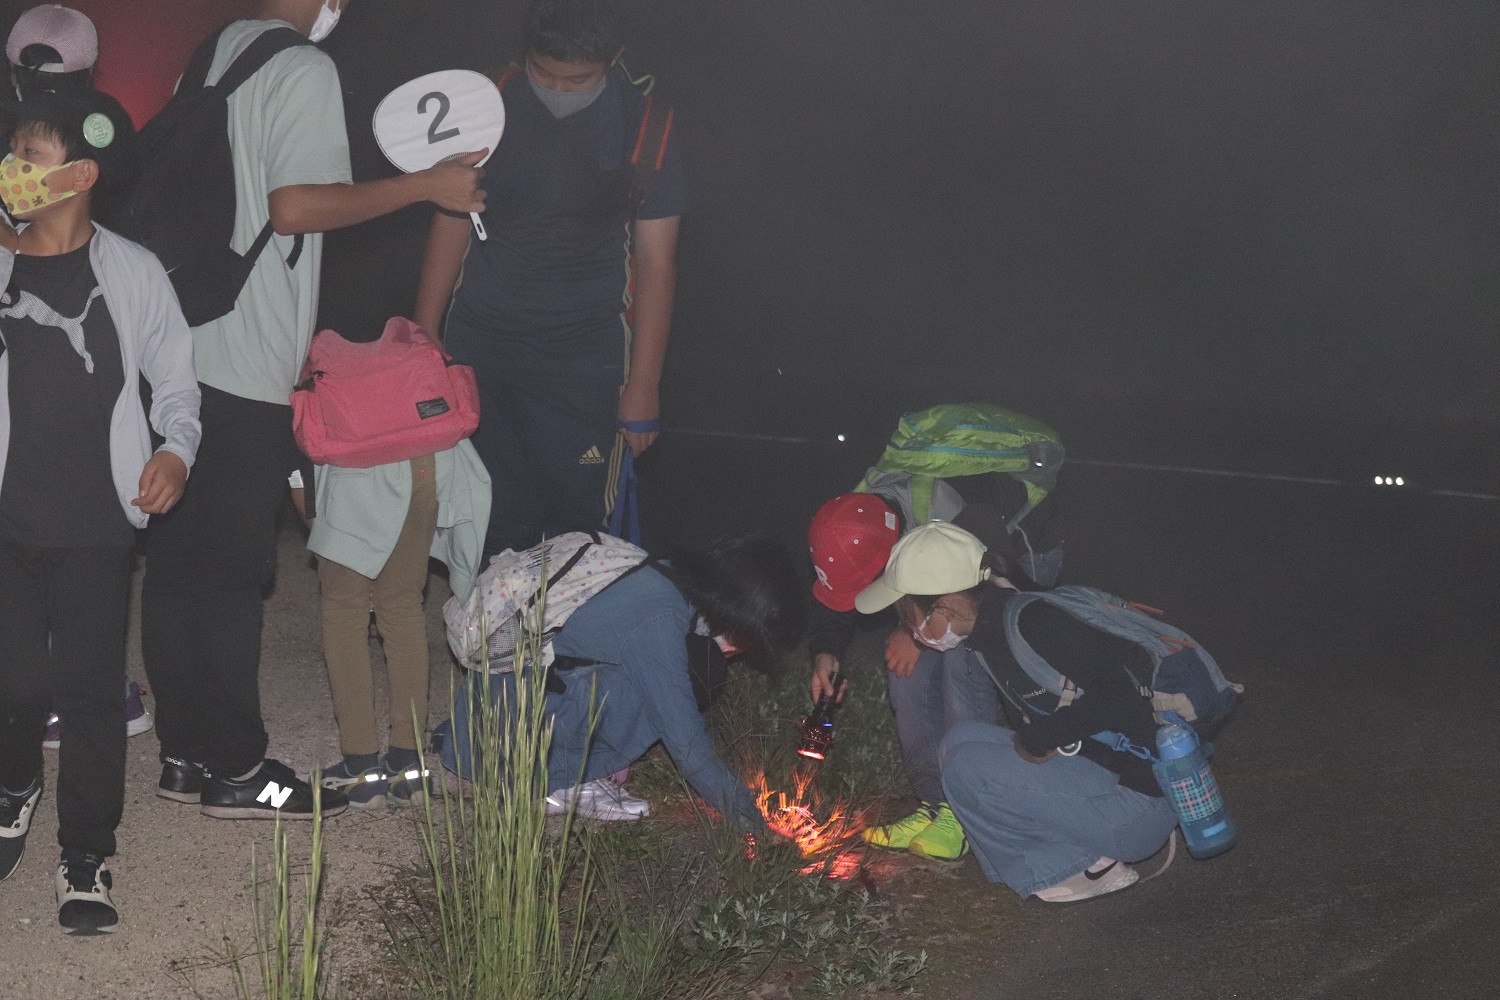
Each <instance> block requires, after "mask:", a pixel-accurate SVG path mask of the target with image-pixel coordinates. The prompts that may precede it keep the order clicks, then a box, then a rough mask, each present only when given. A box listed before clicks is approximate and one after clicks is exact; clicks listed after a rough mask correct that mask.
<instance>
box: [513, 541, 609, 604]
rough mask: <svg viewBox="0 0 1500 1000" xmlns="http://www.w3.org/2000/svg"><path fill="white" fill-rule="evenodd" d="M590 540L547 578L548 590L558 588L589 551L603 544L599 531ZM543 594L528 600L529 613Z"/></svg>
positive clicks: (540, 592) (541, 591) (532, 596)
mask: <svg viewBox="0 0 1500 1000" xmlns="http://www.w3.org/2000/svg"><path fill="white" fill-rule="evenodd" d="M589 539H590V540H589V541H587V542H584V543H583V544H582V545H580V546H578V548H577V549H575V550H574V552H573V554H572V555H571V556H569V557H568V561H567V562H565V563H563V564H562V568H561V569H559V570H558V571H557V572H556V573H553V574H552V575H551V576H549V577H547V586H546V590H551V589H552V588H553V587H555V586H557V584H558V582H559V581H561V580H562V578H563V577H565V576H567V575H568V572H569V570H571V569H572V568H573V567H574V566H577V565H578V564H579V562H581V561H582V560H583V557H584V556H585V555H587V554H588V551H589V549H591V548H593V547H594V546H595V545H598V544H600V542H601V539H600V538H599V532H597V531H590V532H589ZM543 593H545V591H544V590H538V591H537V592H536V593H534V594H532V595H531V596H530V597H528V598H527V599H526V610H527V611H530V610H531V609H532V608H534V607H535V606H536V601H537V598H538V597H541V596H542V594H543Z"/></svg>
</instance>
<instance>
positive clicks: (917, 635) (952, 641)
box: [911, 615, 964, 652]
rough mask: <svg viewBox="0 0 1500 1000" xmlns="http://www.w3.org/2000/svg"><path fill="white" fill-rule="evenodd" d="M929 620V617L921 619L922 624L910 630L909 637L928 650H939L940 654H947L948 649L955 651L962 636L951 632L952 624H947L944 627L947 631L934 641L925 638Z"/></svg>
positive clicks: (961, 640) (962, 639) (962, 638)
mask: <svg viewBox="0 0 1500 1000" xmlns="http://www.w3.org/2000/svg"><path fill="white" fill-rule="evenodd" d="M931 620H932V616H931V615H928V616H927V617H926V618H923V619H922V624H920V625H918V626H917V627H916V628H914V629H912V630H911V637H912V638H913V639H915V640H917V641H918V642H920V643H921V644H922V645H924V646H926V647H927V648H928V649H936V650H941V651H942V652H947V651H948V650H950V649H957V648H958V646H959V644H960V643H961V642H963V641H964V637H963V636H961V635H958V634H957V633H955V632H954V631H953V623H952V622H949V623H948V625H947V626H946V628H947V631H945V632H944V633H943V634H942V635H940V636H938V637H937V638H936V639H929V638H927V635H926V629H927V623H928V622H929V621H931Z"/></svg>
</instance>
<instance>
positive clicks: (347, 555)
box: [307, 441, 490, 600]
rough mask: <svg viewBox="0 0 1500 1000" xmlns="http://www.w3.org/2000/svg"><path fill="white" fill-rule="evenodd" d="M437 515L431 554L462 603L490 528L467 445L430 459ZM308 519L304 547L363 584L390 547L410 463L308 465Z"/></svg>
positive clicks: (483, 490) (475, 459) (482, 483)
mask: <svg viewBox="0 0 1500 1000" xmlns="http://www.w3.org/2000/svg"><path fill="white" fill-rule="evenodd" d="M436 466H437V493H438V517H437V534H436V535H434V536H433V539H432V551H431V553H430V554H431V555H432V557H433V558H434V559H441V560H442V561H443V562H445V563H447V564H448V583H449V585H450V586H452V588H453V592H454V593H455V594H457V595H458V596H459V599H460V600H462V599H463V598H464V597H466V596H467V595H468V593H469V591H470V590H471V589H472V588H473V586H474V580H475V578H476V577H478V575H479V571H480V570H481V569H482V568H483V567H482V566H481V565H480V560H481V559H482V558H483V555H484V533H485V530H486V529H487V528H488V527H489V523H490V477H489V473H487V472H485V471H484V464H483V463H482V462H480V460H479V454H478V453H477V452H476V451H475V450H474V446H473V445H472V444H470V443H469V442H468V441H460V442H459V443H458V445H457V447H454V448H449V449H448V450H447V451H440V452H438V453H437V456H436ZM313 476H314V480H315V484H316V490H317V493H316V497H317V502H316V506H315V511H316V516H315V517H314V518H313V521H312V530H311V533H310V534H309V536H308V539H307V547H308V548H309V549H311V550H312V551H313V552H315V553H317V554H318V555H320V556H322V557H323V558H324V559H327V560H330V561H331V562H336V563H338V564H339V565H340V566H347V567H349V568H350V569H352V570H354V572H356V573H358V574H360V575H361V576H367V577H369V578H370V579H372V580H373V579H374V578H375V577H377V576H379V575H380V571H381V570H382V569H383V568H385V564H386V560H388V559H390V557H391V552H392V551H394V550H395V548H396V539H397V538H398V537H400V535H401V526H402V525H403V524H405V523H406V511H407V508H409V507H410V506H411V463H410V462H392V463H390V464H389V465H377V466H375V467H374V468H370V469H343V468H338V467H335V466H332V465H319V466H316V467H314V469H313Z"/></svg>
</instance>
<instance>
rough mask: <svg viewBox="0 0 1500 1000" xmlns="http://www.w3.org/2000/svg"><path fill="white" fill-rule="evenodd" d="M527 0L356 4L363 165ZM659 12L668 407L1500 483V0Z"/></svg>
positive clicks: (376, 279) (388, 302) (353, 35)
mask: <svg viewBox="0 0 1500 1000" xmlns="http://www.w3.org/2000/svg"><path fill="white" fill-rule="evenodd" d="M80 6H87V4H85V3H80ZM172 6H173V4H172V3H171V2H168V0H153V2H142V3H141V4H139V6H138V7H136V8H133V9H138V10H140V11H141V14H140V16H141V17H158V18H164V17H168V15H167V14H165V13H163V12H164V11H166V10H167V9H168V8H170V7H172ZM192 6H193V7H195V8H199V12H198V14H197V15H195V20H202V17H201V6H202V5H200V4H196V3H195V4H192ZM230 6H236V5H235V4H230V3H228V2H226V3H225V9H226V10H228V9H229V7H230ZM518 9H519V5H518V4H517V3H515V2H506V3H501V2H496V0H486V2H479V0H420V2H419V0H358V2H357V3H355V4H353V6H352V7H351V9H350V12H349V13H348V14H347V15H346V17H345V20H344V24H343V25H342V26H341V27H340V28H339V30H338V32H336V33H335V35H334V36H333V40H332V42H331V45H330V47H331V51H333V53H334V55H335V57H336V58H337V59H338V61H339V63H340V68H341V72H342V73H343V74H344V78H345V91H346V93H345V98H346V102H347V103H348V105H349V107H350V118H351V122H352V123H353V124H354V125H355V134H354V135H353V136H352V139H353V143H354V150H355V156H356V170H357V172H359V173H360V174H361V175H362V176H373V175H375V174H376V173H378V172H380V171H383V170H386V169H388V168H386V167H385V165H384V163H383V161H382V160H380V158H379V155H378V152H377V151H376V150H375V147H374V145H373V142H372V141H371V140H370V137H369V134H368V124H367V123H368V120H369V114H370V112H371V111H372V110H373V107H374V105H375V103H376V102H377V101H378V100H379V98H380V97H381V96H383V95H384V93H385V92H386V91H388V90H389V89H390V88H391V87H393V86H395V85H396V84H397V83H400V82H403V81H404V80H406V79H409V78H410V77H412V76H415V75H418V74H420V73H421V72H425V71H428V70H431V69H436V68H440V67H443V66H450V65H460V66H471V67H473V68H488V67H492V66H495V65H501V64H503V63H504V62H506V61H507V60H508V59H509V58H510V56H511V55H512V53H513V45H514V41H513V39H514V34H513V30H512V27H511V26H512V25H513V23H514V21H515V19H516V18H517V16H518ZM630 36H631V37H630V38H628V39H627V41H628V52H627V62H629V64H630V65H631V68H632V69H633V70H635V71H636V72H642V71H650V72H654V73H655V74H657V76H658V77H659V79H660V80H661V85H662V87H663V88H664V90H665V92H667V93H668V94H669V95H670V97H671V99H672V100H673V101H674V102H675V103H676V105H677V106H678V108H679V111H680V122H681V125H682V128H683V134H684V135H685V137H686V138H687V139H688V140H689V142H690V144H691V145H690V150H691V154H692V159H691V167H692V182H693V190H694V206H693V211H692V214H691V216H690V217H689V218H688V219H687V220H686V222H685V229H684V237H683V246H682V260H681V285H680V293H679V321H678V323H677V327H676V331H675V344H674V349H673V353H672V356H671V359H670V362H669V375H668V386H667V390H666V392H667V401H668V405H669V411H668V414H667V417H668V423H669V425H671V426H677V427H683V428H699V429H717V430H731V431H737V432H751V433H773V434H789V435H813V436H821V435H825V434H827V435H831V434H833V433H834V432H836V431H846V432H849V433H851V434H855V435H863V436H866V437H880V436H883V435H884V433H886V431H887V430H888V428H889V427H890V426H891V425H892V424H893V422H894V419H895V416H896V414H897V413H898V412H899V411H901V410H902V409H909V408H913V407H916V406H921V405H926V404H928V403H931V402H936V401H939V400H943V399H953V400H957V399H988V400H992V401H995V402H1000V403H1003V404H1008V405H1012V406H1014V407H1015V408H1017V409H1021V410H1024V411H1026V412H1030V413H1033V414H1035V415H1037V416H1040V417H1043V418H1045V419H1049V420H1051V421H1053V422H1054V423H1056V424H1057V425H1058V426H1059V428H1060V429H1061V430H1062V431H1063V432H1064V436H1065V440H1067V441H1069V442H1070V443H1072V444H1073V445H1074V446H1075V451H1076V452H1078V453H1085V454H1090V455H1093V456H1095V457H1111V458H1129V459H1144V460H1162V461H1180V462H1193V463H1196V464H1206V465H1213V466H1216V467H1234V468H1254V469H1262V470H1267V471H1283V472H1299V473H1328V472H1331V473H1334V474H1348V475H1351V476H1353V475H1356V474H1363V473H1364V472H1365V471H1368V468H1369V467H1370V465H1371V464H1381V463H1385V464H1386V465H1387V466H1388V465H1389V464H1390V463H1392V462H1395V463H1398V464H1400V465H1401V468H1402V469H1404V470H1405V471H1407V472H1408V473H1409V474H1416V475H1419V476H1422V477H1424V478H1425V479H1426V480H1427V481H1429V482H1437V483H1439V484H1440V485H1449V486H1458V487H1461V488H1477V489H1485V490H1487V491H1488V492H1494V491H1495V490H1494V487H1495V486H1496V485H1497V484H1496V482H1495V479H1496V476H1495V468H1496V465H1497V462H1500V444H1497V443H1496V442H1497V441H1500V435H1497V433H1496V431H1497V429H1500V428H1497V426H1496V425H1497V423H1500V336H1497V332H1496V330H1497V323H1496V320H1497V317H1500V293H1497V289H1500V283H1497V280H1496V277H1497V270H1500V268H1497V265H1500V247H1497V242H1500V204H1497V189H1496V184H1495V177H1494V175H1495V164H1496V163H1497V162H1500V155H1497V154H1500V148H1497V146H1500V138H1497V137H1500V128H1497V126H1500V121H1497V109H1500V75H1497V72H1496V66H1497V63H1496V57H1495V55H1494V53H1495V51H1496V42H1497V41H1500V31H1497V14H1496V10H1495V8H1494V6H1493V5H1492V4H1488V3H1480V2H1469V0H1454V2H1441V0H1439V2H1434V3H1426V4H1410V3H1406V2H1395V0H1360V2H1354V0H1327V2H1324V3H1321V4H1307V3H1305V2H1288V0H1282V2H1273V3H1267V4H1261V5H1258V6H1253V7H1247V6H1244V5H1218V4H1207V3H1202V2H1201V0H1200V2H1192V3H1189V2H1178V0H1172V2H1147V3H1137V4H1129V5H1121V4H1117V3H1105V2H1101V0H1083V2H1074V3H1063V4H1060V3H1057V2H1056V0H1016V2H1008V3H1003V4H995V3H986V2H978V0H960V2H949V3H937V4H910V3H903V4H896V3H890V2H886V0H865V2H858V3H856V2H852V0H824V2H823V3H818V4H807V3H792V2H787V0H782V2H770V0H742V2H738V3H733V4H724V3H703V2H701V0H654V2H652V3H650V4H644V3H638V4H636V5H635V8H634V9H632V10H631V23H630ZM107 45H108V39H106V46H107ZM105 55H106V60H108V61H109V65H110V69H111V76H112V78H115V79H121V80H123V79H124V78H125V77H126V76H128V73H125V74H122V73H121V72H120V70H121V68H122V65H123V64H128V63H130V60H129V59H128V58H123V57H121V56H120V55H119V54H118V53H111V52H109V51H108V49H106V54H105ZM361 131H362V132H363V134H362V135H361V134H359V133H360V132H361ZM422 214H423V213H422V212H420V211H412V212H408V213H406V214H404V215H403V216H400V217H397V218H395V219H391V220H386V221H383V222H380V223H376V224H372V225H370V226H367V227H362V228H361V229H359V230H355V231H350V232H348V233H346V234H342V235H340V236H335V237H334V238H331V239H330V241H329V254H328V261H327V270H326V277H327V288H326V301H325V310H324V312H325V317H326V319H327V320H328V321H329V322H330V323H331V324H333V325H337V326H340V327H342V328H345V329H346V330H349V332H356V331H355V329H354V328H371V327H374V326H375V325H377V324H378V321H379V320H380V319H382V318H383V317H384V316H385V315H386V314H388V313H390V312H394V311H400V310H402V309H404V308H406V305H407V303H408V302H409V297H410V295H411V289H412V288H413V287H414V282H415V268H416V266H417V262H418V261H419V259H420V252H421V246H420V244H421V239H422V234H423V232H424V226H423V222H422Z"/></svg>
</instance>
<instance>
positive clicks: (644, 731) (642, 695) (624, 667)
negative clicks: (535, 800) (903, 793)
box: [443, 567, 761, 830]
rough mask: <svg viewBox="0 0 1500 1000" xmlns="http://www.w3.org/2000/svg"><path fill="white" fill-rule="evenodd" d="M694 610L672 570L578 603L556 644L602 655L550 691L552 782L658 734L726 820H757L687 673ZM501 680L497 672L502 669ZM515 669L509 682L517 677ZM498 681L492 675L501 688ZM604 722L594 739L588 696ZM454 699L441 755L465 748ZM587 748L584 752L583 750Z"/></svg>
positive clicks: (590, 776) (463, 718)
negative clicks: (720, 750) (716, 746)
mask: <svg viewBox="0 0 1500 1000" xmlns="http://www.w3.org/2000/svg"><path fill="white" fill-rule="evenodd" d="M693 617H694V611H693V608H692V606H691V605H689V604H688V602H687V601H686V600H684V599H683V597H682V595H681V594H679V593H678V591H677V588H676V587H674V586H672V584H671V583H670V582H668V580H667V579H666V577H664V576H662V575H661V574H660V573H658V572H656V570H654V569H651V568H649V567H647V568H643V569H640V570H637V571H636V572H634V573H631V574H630V575H629V576H627V577H624V578H623V579H621V580H620V581H619V582H617V583H615V584H613V585H611V586H610V587H609V588H607V589H606V590H604V591H602V592H601V593H599V595H598V596H596V597H594V598H593V599H592V600H590V601H589V602H588V603H587V604H585V605H584V606H583V607H581V608H579V609H578V610H577V611H575V612H573V615H572V617H570V618H569V619H568V623H567V625H565V626H564V627H563V630H562V632H561V633H559V634H558V636H557V638H556V640H555V641H554V643H553V648H554V650H555V651H556V652H557V655H558V656H571V657H577V658H578V659H584V660H596V661H599V665H597V666H583V667H576V668H574V669H572V670H565V671H562V672H560V673H559V675H558V676H559V677H561V679H562V681H563V683H564V684H566V685H567V691H566V692H565V693H563V694H549V695H547V703H548V707H549V708H550V709H551V710H552V712H553V713H554V719H555V722H554V729H553V737H552V755H551V758H550V759H549V760H548V783H549V785H550V786H551V788H552V789H553V790H554V791H555V790H557V789H559V788H569V787H571V786H573V785H576V784H578V783H579V782H581V781H593V780H594V779H595V778H602V777H604V776H606V775H609V774H613V773H614V772H616V771H618V770H620V769H621V768H624V767H626V766H628V765H629V764H630V763H631V762H633V761H635V760H636V759H637V758H639V757H640V756H641V755H642V754H644V753H645V752H646V751H647V750H649V749H650V748H651V746H652V745H653V744H654V743H656V742H657V741H658V740H659V741H661V743H662V745H663V746H664V747H666V750H667V753H668V754H669V755H670V756H671V758H672V762H673V763H674V764H676V765H677V769H678V770H679V771H680V772H681V773H682V776H683V777H684V778H685V779H686V780H687V782H688V784H689V785H691V786H692V788H693V790H694V791H695V792H697V793H698V794H699V795H701V796H702V797H703V798H704V799H705V800H706V801H707V802H708V804H709V805H711V806H713V807H714V808H715V809H717V810H719V812H720V813H721V814H722V815H723V816H724V818H725V819H726V820H728V821H729V822H731V823H733V824H735V825H736V826H739V827H741V828H744V829H749V830H755V829H759V828H760V826H761V821H760V813H759V812H758V811H757V810H756V808H755V801H754V798H753V797H752V796H751V794H750V790H749V789H748V788H746V787H745V784H744V783H743V782H742V781H741V780H740V779H739V777H738V776H737V775H736V774H735V773H734V771H733V770H731V769H730V767H729V766H728V765H727V764H726V763H725V762H724V761H723V760H722V759H721V758H720V757H719V755H718V754H717V753H716V752H715V751H714V747H713V742H712V741H711V740H710V738H709V735H708V727H707V725H706V724H705V722H704V718H703V715H702V713H701V712H699V711H698V703H697V702H696V701H695V700H694V698H693V684H692V680H691V679H690V678H689V676H688V662H687V646H686V642H685V639H686V636H687V634H688V631H689V629H691V628H692V624H693ZM497 679H499V678H497ZM514 682H515V679H514V677H513V676H512V675H510V674H505V675H503V684H504V685H506V686H509V685H513V684H514ZM500 687H501V685H500V684H496V685H495V688H496V690H497V691H498V690H499V689H500ZM594 703H597V704H598V707H599V717H598V721H597V723H596V725H595V727H594V734H593V739H592V742H590V741H589V735H588V721H589V713H590V709H591V706H592V704H594ZM464 708H465V707H464V706H463V705H462V704H460V705H459V706H457V716H458V717H457V718H456V719H455V723H456V724H455V725H454V727H453V738H452V739H447V740H445V745H444V754H443V757H444V763H445V764H446V765H447V766H448V767H449V768H450V769H452V768H453V767H454V764H455V762H456V757H457V756H460V755H465V754H466V753H467V743H468V740H467V735H468V734H467V729H468V724H467V723H468V720H467V714H468V713H467V712H466V711H465V710H464ZM585 748H586V749H587V751H588V755H587V759H585V757H584V750H585Z"/></svg>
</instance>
